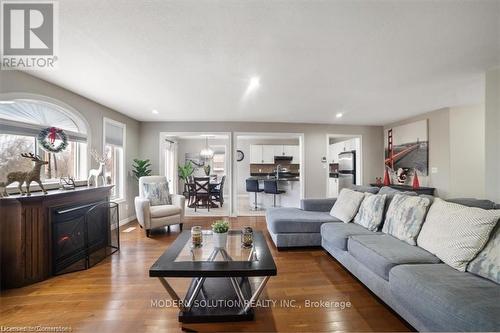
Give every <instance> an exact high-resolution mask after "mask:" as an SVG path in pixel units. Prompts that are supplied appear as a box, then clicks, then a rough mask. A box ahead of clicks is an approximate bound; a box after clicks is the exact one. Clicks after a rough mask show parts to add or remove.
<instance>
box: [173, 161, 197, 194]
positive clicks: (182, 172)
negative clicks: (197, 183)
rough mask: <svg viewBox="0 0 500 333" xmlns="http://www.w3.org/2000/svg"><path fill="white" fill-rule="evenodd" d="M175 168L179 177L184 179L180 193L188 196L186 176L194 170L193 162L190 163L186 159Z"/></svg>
mask: <svg viewBox="0 0 500 333" xmlns="http://www.w3.org/2000/svg"><path fill="white" fill-rule="evenodd" d="M177 170H178V173H179V179H181V180H183V181H184V192H182V194H183V195H184V196H185V197H186V198H187V197H188V196H189V192H188V189H187V183H188V178H189V177H190V176H191V175H192V174H193V172H194V168H193V164H191V161H187V162H186V163H185V164H184V165H179V167H178V168H177Z"/></svg>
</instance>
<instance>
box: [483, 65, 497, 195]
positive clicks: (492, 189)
mask: <svg viewBox="0 0 500 333" xmlns="http://www.w3.org/2000/svg"><path fill="white" fill-rule="evenodd" d="M485 79H486V92H485V122H486V136H485V141H486V162H485V166H486V175H485V182H486V184H485V186H486V196H487V197H488V199H490V200H493V201H495V202H497V203H500V68H497V69H493V70H490V71H488V72H486V78H485Z"/></svg>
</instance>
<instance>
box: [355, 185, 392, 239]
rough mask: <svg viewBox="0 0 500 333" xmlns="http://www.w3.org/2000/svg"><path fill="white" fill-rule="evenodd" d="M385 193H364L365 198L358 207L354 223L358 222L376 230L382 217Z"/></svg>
mask: <svg viewBox="0 0 500 333" xmlns="http://www.w3.org/2000/svg"><path fill="white" fill-rule="evenodd" d="M386 197H387V195H385V194H382V195H374V194H372V193H368V192H366V193H365V199H364V200H363V202H362V203H361V206H360V207H359V211H358V214H356V217H355V218H354V223H356V224H359V225H361V226H363V227H365V228H366V229H368V230H370V231H377V229H378V227H379V225H380V224H381V223H382V219H383V217H384V206H385V199H386Z"/></svg>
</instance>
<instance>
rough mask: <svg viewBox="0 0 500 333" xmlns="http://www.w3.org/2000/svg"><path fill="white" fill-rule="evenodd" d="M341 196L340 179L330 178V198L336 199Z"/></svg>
mask: <svg viewBox="0 0 500 333" xmlns="http://www.w3.org/2000/svg"><path fill="white" fill-rule="evenodd" d="M338 196H339V179H338V178H333V177H331V178H328V197H329V198H336V197H338Z"/></svg>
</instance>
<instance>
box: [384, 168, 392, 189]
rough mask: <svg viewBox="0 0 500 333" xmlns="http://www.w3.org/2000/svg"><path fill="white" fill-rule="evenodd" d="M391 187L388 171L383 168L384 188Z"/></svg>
mask: <svg viewBox="0 0 500 333" xmlns="http://www.w3.org/2000/svg"><path fill="white" fill-rule="evenodd" d="M389 185H391V177H390V176H389V170H388V169H387V168H385V173H384V186H389Z"/></svg>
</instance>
